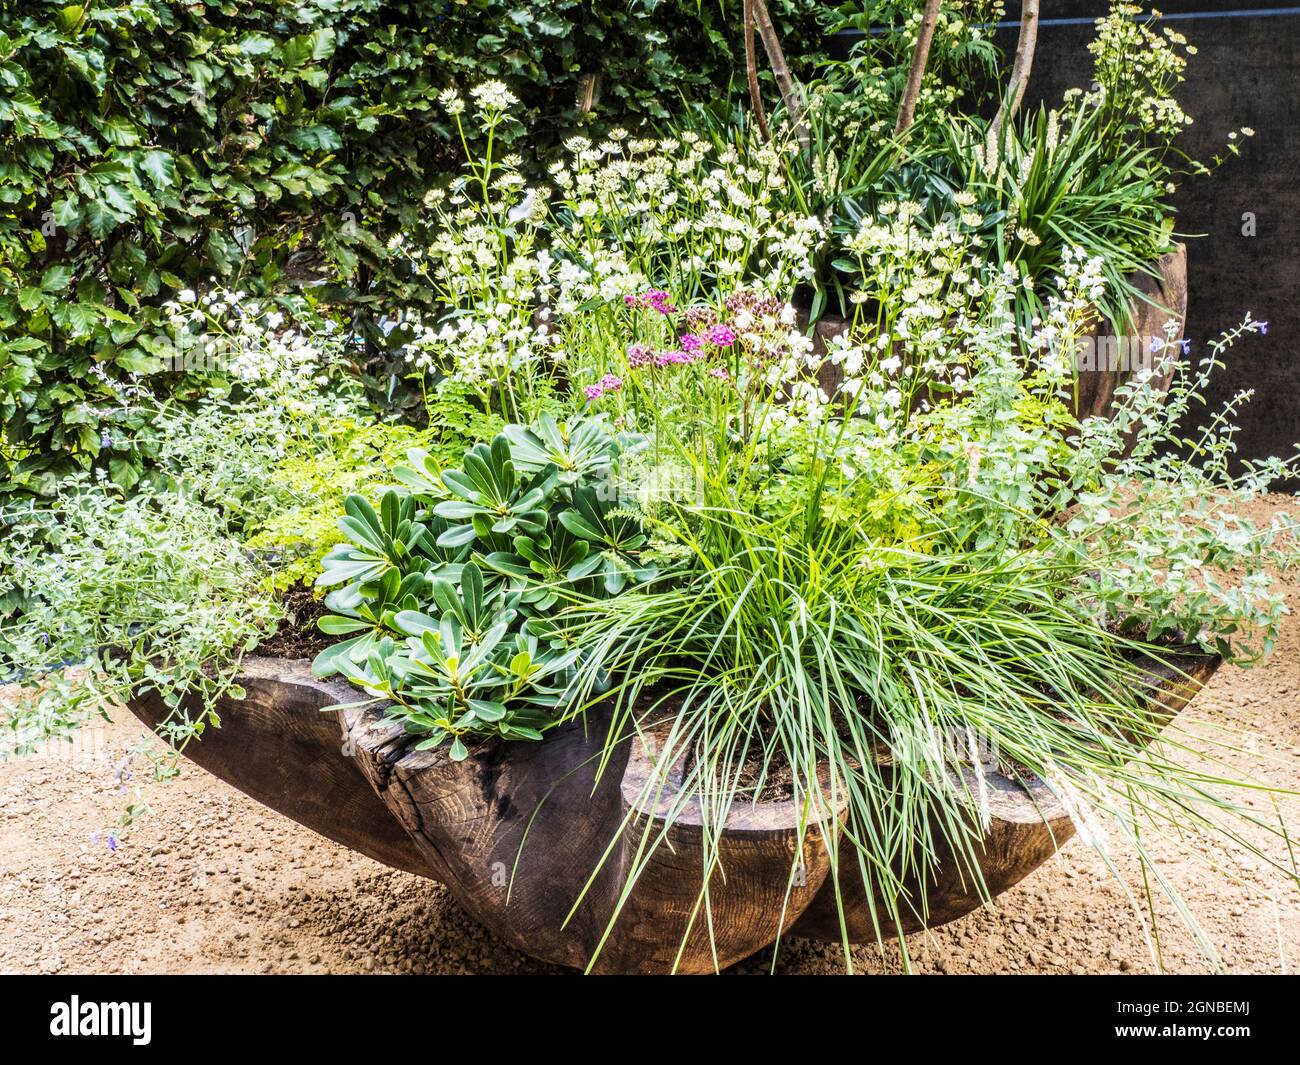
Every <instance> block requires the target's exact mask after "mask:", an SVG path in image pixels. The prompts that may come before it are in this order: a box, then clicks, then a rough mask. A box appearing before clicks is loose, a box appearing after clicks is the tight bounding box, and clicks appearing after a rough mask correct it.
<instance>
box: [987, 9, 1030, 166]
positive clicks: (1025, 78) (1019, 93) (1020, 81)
mask: <svg viewBox="0 0 1300 1065" xmlns="http://www.w3.org/2000/svg"><path fill="white" fill-rule="evenodd" d="M1037 47H1038V0H1021V4H1020V36H1019V37H1018V38H1017V40H1016V59H1015V62H1014V63H1013V64H1012V66H1011V83H1010V85H1009V86H1008V87H1007V96H1006V97H1005V98H1004V100H1003V104H1002V107H1001V109H1000V110H999V111H998V114H997V117H996V118H994V120H993V126H992V130H993V137H994V139H995V140H996V139H997V138H998V137H999V136H1000V135H1001V133H1002V127H1003V126H1004V125H1005V124H1006V123H1007V122H1008V121H1009V120H1010V119H1011V118H1012V117H1013V116H1014V115H1015V113H1016V109H1017V108H1019V107H1020V101H1021V100H1022V99H1024V95H1025V89H1026V87H1027V86H1028V85H1029V75H1030V72H1031V71H1032V70H1033V69H1034V50H1035V49H1036V48H1037Z"/></svg>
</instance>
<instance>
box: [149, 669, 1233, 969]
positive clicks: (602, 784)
mask: <svg viewBox="0 0 1300 1065" xmlns="http://www.w3.org/2000/svg"><path fill="white" fill-rule="evenodd" d="M1218 664H1219V660H1218V659H1217V658H1214V657H1207V656H1201V655H1181V654H1180V655H1178V656H1176V657H1173V658H1171V659H1170V664H1169V665H1168V666H1166V665H1163V664H1157V663H1155V662H1153V661H1149V660H1148V661H1145V662H1144V663H1143V668H1144V670H1145V672H1146V675H1147V676H1148V677H1149V681H1148V682H1147V683H1148V684H1149V695H1150V699H1151V701H1152V702H1158V703H1159V704H1160V706H1161V708H1162V709H1161V710H1160V712H1161V713H1162V714H1170V715H1171V714H1173V713H1176V712H1178V711H1179V710H1180V709H1181V708H1182V707H1183V706H1184V705H1186V703H1187V702H1188V701H1189V700H1190V699H1191V698H1192V696H1193V695H1194V694H1195V693H1196V691H1198V690H1199V688H1200V686H1201V685H1202V684H1203V683H1204V682H1205V680H1207V679H1208V678H1209V676H1210V675H1211V674H1212V673H1213V672H1214V670H1215V669H1216V668H1217V666H1218ZM240 683H241V684H242V685H243V686H244V688H245V690H246V693H247V694H246V698H245V699H244V700H242V701H240V702H234V701H231V702H230V704H229V705H227V706H222V707H220V708H219V711H220V713H221V717H222V721H223V725H222V727H221V728H220V729H216V730H208V731H207V732H206V733H205V734H204V736H203V739H202V740H201V741H196V742H193V743H191V744H189V745H188V746H187V747H186V749H185V753H186V755H187V756H189V757H190V758H192V759H193V760H194V761H195V762H197V763H198V764H199V765H200V766H202V767H203V768H204V769H206V770H208V771H209V772H211V773H213V774H214V775H216V776H218V777H220V778H221V779H222V780H225V781H226V782H227V783H230V784H232V785H234V786H235V787H237V788H239V789H240V790H241V791H243V792H245V793H246V794H248V795H250V796H252V797H253V798H255V799H257V800H258V801H260V802H262V803H264V804H266V805H267V806H269V807H271V808H272V809H274V810H276V811H278V812H280V813H282V814H284V815H286V816H288V817H291V818H293V819H294V820H296V821H299V822H300V823H302V824H304V825H306V826H307V827H309V828H311V829H313V830H315V831H317V832H319V833H321V834H322V835H324V836H326V837H328V838H330V839H332V840H335V841H336V842H338V843H341V844H343V845H344V846H347V847H350V848H352V849H353V850H357V851H359V852H361V853H362V854H365V855H368V856H369V857H371V858H374V859H376V860H378V861H380V862H383V863H385V864H387V865H390V866H394V867H396V868H398V869H403V870H406V871H408V872H413V873H417V874H420V875H423V876H429V877H432V878H434V879H436V880H439V881H441V882H442V883H444V884H446V885H447V887H448V888H449V889H450V890H451V892H452V893H453V894H454V895H455V897H456V899H457V900H458V901H459V902H460V904H461V905H462V906H464V907H465V909H467V910H468V911H469V912H470V913H472V914H473V915H474V916H475V917H476V918H477V919H478V920H480V921H481V922H482V923H483V924H484V925H486V926H487V927H488V928H489V929H491V930H492V932H494V933H495V934H496V935H498V936H500V937H501V938H502V939H503V940H505V941H506V942H507V943H509V944H511V945H512V946H514V947H516V948H518V949H519V950H521V951H523V952H525V953H527V954H530V955H532V956H533V957H536V958H540V959H543V960H545V961H549V962H555V963H559V964H562V965H568V966H574V967H586V966H587V965H588V963H589V962H590V959H591V958H592V957H593V955H595V956H596V962H595V964H594V966H593V968H594V970H595V971H597V972H618V973H666V972H670V971H674V969H675V970H676V971H677V972H682V973H700V972H712V971H713V970H714V968H715V966H716V967H718V968H721V967H725V966H727V965H730V964H732V963H734V962H736V961H739V960H741V959H742V958H745V957H748V956H749V955H751V954H754V953H756V952H758V951H760V950H762V949H764V948H765V947H767V946H769V945H770V944H772V943H773V941H774V940H775V939H776V938H777V936H778V934H790V935H805V936H813V937H818V938H827V939H833V940H839V938H840V928H839V918H838V915H837V907H836V901H835V895H834V890H833V888H832V883H831V877H830V856H829V854H828V852H827V848H826V846H825V843H824V838H825V836H826V835H828V834H831V833H833V832H835V831H837V830H838V829H837V825H836V824H823V825H820V826H817V825H811V826H809V827H808V829H807V830H806V831H805V832H804V833H803V834H802V835H803V838H802V844H801V845H802V849H803V853H802V855H801V861H800V862H799V866H800V875H799V876H798V877H797V879H796V883H795V886H793V887H792V888H790V889H789V892H788V896H787V883H788V882H789V880H790V873H791V867H792V865H793V864H794V863H793V862H792V858H793V856H794V849H795V848H796V846H799V845H800V842H799V840H800V832H799V829H798V825H799V821H800V817H801V815H802V811H801V809H800V808H799V807H797V806H796V804H795V803H794V802H775V803H759V804H751V803H749V802H741V801H738V802H737V803H736V805H735V807H734V808H733V810H732V812H731V814H730V816H729V817H728V819H727V823H726V827H725V830H724V832H723V835H722V838H721V843H720V866H721V868H720V869H719V871H718V872H717V873H715V875H714V877H713V878H712V880H711V883H710V910H711V925H712V937H711V938H712V946H711V945H710V935H709V929H708V922H706V919H705V917H704V915H703V913H702V912H701V913H696V912H695V911H696V910H697V899H698V896H699V886H700V878H701V871H702V868H703V860H704V859H703V856H702V842H703V840H704V834H703V829H702V827H701V818H700V811H698V810H696V809H694V808H693V807H692V806H691V805H690V804H689V803H688V804H687V805H686V806H685V807H684V808H683V809H682V810H681V811H680V812H679V814H678V816H677V817H675V818H674V819H672V821H671V822H667V821H666V820H665V816H664V815H665V811H667V810H669V809H670V807H671V804H670V803H669V802H667V801H666V799H665V798H664V797H662V796H661V799H662V800H663V801H662V805H661V807H660V808H659V809H643V808H640V807H639V806H637V803H638V799H639V797H640V796H641V795H642V794H643V790H642V789H643V785H644V784H645V783H646V781H647V780H648V779H650V777H651V774H653V773H654V772H655V770H654V759H655V757H656V755H657V746H658V742H659V738H658V736H657V735H656V733H655V732H654V731H653V730H651V731H650V732H649V733H648V734H647V735H646V737H645V739H644V740H637V741H635V742H634V743H632V744H621V745H620V746H619V749H618V752H619V753H617V755H616V756H615V757H614V758H612V759H611V761H610V763H609V764H608V765H607V766H606V768H605V770H604V772H603V773H601V774H600V778H599V780H598V779H597V765H598V762H599V755H600V752H601V750H602V742H603V740H604V738H605V729H606V728H607V722H606V721H605V720H602V719H601V717H600V715H599V714H597V713H594V712H593V713H592V714H589V715H588V718H587V721H586V722H585V725H584V724H583V723H580V722H571V723H569V724H566V725H564V726H562V727H560V728H558V729H555V730H553V731H552V732H550V733H548V734H547V737H546V739H545V740H544V741H542V742H537V743H534V742H514V743H504V742H494V743H487V744H483V745H481V746H480V747H478V748H476V749H472V750H471V753H470V756H469V757H468V758H466V759H465V760H464V761H462V762H459V763H457V762H453V761H451V759H450V758H449V757H448V756H447V752H446V748H445V747H444V748H442V749H438V750H430V751H416V750H414V749H413V748H412V745H411V742H410V739H409V737H406V736H405V734H404V733H403V732H402V730H401V728H400V726H397V725H394V724H392V723H391V722H388V721H387V720H386V719H385V718H384V715H383V713H382V711H381V710H380V709H379V708H378V707H366V708H352V709H348V710H341V711H334V712H330V713H322V712H321V711H322V708H324V707H327V706H331V705H333V704H338V703H347V702H351V701H355V700H356V699H357V697H358V692H357V690H356V689H354V688H353V687H351V686H350V685H349V684H347V683H346V682H344V681H341V680H331V681H323V680H319V679H317V678H315V677H313V676H312V674H311V671H310V668H309V663H308V662H307V661H306V660H305V659H269V658H249V659H246V660H245V664H244V671H243V674H242V676H241V677H240ZM130 707H131V710H132V711H133V712H134V713H135V714H136V715H137V716H138V717H139V718H140V719H141V720H143V721H144V722H145V723H146V724H148V725H150V726H152V725H154V724H156V723H157V722H158V721H160V720H162V719H163V718H164V717H165V716H166V712H167V711H166V708H165V706H164V705H163V702H162V700H161V699H160V698H158V697H157V696H156V695H155V694H148V695H141V696H139V697H137V698H136V699H133V700H132V701H131V703H130ZM678 781H679V778H678V777H677V776H676V774H675V772H670V773H669V774H668V781H667V788H668V789H669V790H671V788H672V787H673V786H674V785H675V784H676V783H677V782H678ZM987 784H988V788H989V791H990V793H991V796H992V797H991V809H992V815H993V817H992V824H991V827H990V828H989V829H988V831H987V832H986V834H985V841H984V849H983V852H982V854H981V856H980V866H981V869H982V871H983V878H984V883H985V886H986V890H987V892H988V894H989V895H990V896H993V895H997V894H999V893H1001V892H1003V891H1005V890H1006V889H1007V888H1009V887H1011V886H1012V885H1014V884H1015V883H1017V882H1018V881H1019V880H1021V879H1022V878H1023V877H1025V876H1027V875H1028V874H1029V873H1030V872H1032V871H1033V870H1034V869H1036V868H1037V867H1038V866H1039V865H1041V864H1042V863H1043V862H1045V861H1046V860H1047V859H1048V858H1049V857H1050V856H1051V855H1052V854H1053V853H1054V851H1055V850H1056V848H1057V847H1059V846H1060V845H1061V844H1062V843H1063V842H1064V841H1066V840H1067V839H1069V838H1070V836H1071V835H1072V834H1073V832H1074V827H1073V825H1072V823H1071V821H1070V819H1069V817H1068V816H1067V815H1066V813H1065V811H1064V809H1063V808H1062V807H1061V805H1060V804H1059V803H1058V802H1057V801H1056V800H1055V798H1054V797H1053V796H1052V794H1051V792H1050V791H1049V790H1048V788H1047V786H1046V785H1045V784H1043V783H1042V782H1034V783H1031V784H1030V785H1029V786H1028V787H1025V786H1022V785H1020V784H1017V783H1015V782H1013V781H1011V780H1009V779H1007V778H1005V777H1003V776H1001V775H999V774H996V773H995V774H993V775H992V776H990V777H989V778H988V781H987ZM824 816H826V817H827V818H829V819H830V820H832V821H834V820H836V816H837V815H836V813H835V812H834V811H828V812H827V813H826V814H825V815H824ZM625 819H630V822H631V827H629V828H628V829H627V830H625V831H624V832H622V833H621V834H620V833H618V831H617V830H618V828H619V826H620V825H621V824H623V823H624V821H625ZM651 821H653V822H654V823H653V824H652V825H651V832H650V835H651V837H654V836H657V835H658V833H659V832H660V831H661V830H662V831H663V832H664V833H665V835H664V841H663V842H662V843H661V844H660V845H659V846H657V847H656V848H654V849H653V851H652V852H651V853H650V855H649V858H648V859H647V860H646V861H645V864H644V866H643V867H642V870H641V873H640V875H639V876H638V877H637V878H636V880H635V883H634V885H633V887H632V888H631V890H630V893H629V894H628V896H627V898H626V899H625V900H624V902H623V907H622V910H621V912H620V913H619V915H618V918H617V920H616V921H614V923H613V924H612V926H611V925H610V916H611V914H613V913H614V911H615V908H616V906H617V903H618V901H619V899H620V896H621V895H622V894H623V893H624V891H625V885H626V884H627V873H628V871H629V869H631V868H633V867H634V865H635V864H636V862H637V850H638V847H639V845H640V844H641V841H642V839H643V838H644V837H645V833H644V832H643V828H644V826H645V825H646V824H647V823H649V822H651ZM823 830H824V831H823ZM602 856H603V861H602ZM840 861H841V863H842V866H843V875H841V877H840V885H841V890H842V891H843V893H844V897H843V900H842V901H843V907H844V911H845V916H846V919H847V923H848V930H849V936H850V938H851V939H852V940H853V941H857V942H865V941H874V940H875V938H876V930H875V926H874V925H873V923H872V918H871V912H872V907H871V905H870V900H868V899H867V898H866V897H865V893H864V891H863V889H862V885H861V881H860V877H859V875H858V874H857V870H856V861H855V860H854V859H853V857H852V854H851V849H850V848H849V847H847V846H845V847H843V848H841V854H840ZM597 870H598V871H597ZM593 874H594V875H593ZM589 881H590V883H589ZM918 886H919V885H918ZM855 889H856V893H855ZM913 894H914V897H919V893H915V892H914V893H913ZM924 898H925V900H926V909H927V912H926V913H925V915H924V917H922V916H921V915H919V914H918V915H913V916H912V917H911V918H910V919H909V920H907V921H905V925H904V928H903V931H904V932H911V931H915V930H917V929H920V928H922V927H926V926H928V927H934V926H937V925H940V924H943V923H945V922H947V921H952V920H955V919H956V918H958V917H961V916H962V915H964V914H966V913H969V912H970V911H971V910H974V909H975V908H977V907H978V906H979V905H981V902H982V896H981V895H980V893H979V891H978V890H977V888H976V887H975V885H974V884H973V883H972V882H971V879H970V878H969V877H962V876H961V875H960V872H959V870H958V869H957V868H956V863H955V862H943V861H941V862H940V864H939V866H938V871H937V874H936V875H935V876H934V877H933V879H932V880H931V882H930V883H929V884H928V885H926V890H925V892H924ZM879 901H880V900H877V903H879ZM688 931H689V935H688ZM892 931H894V930H891V929H883V930H882V932H883V933H884V934H886V935H888V934H890V933H891V932H892ZM683 941H684V944H685V945H684V946H683ZM598 947H599V951H598V952H597V948H598ZM715 951H716V954H715Z"/></svg>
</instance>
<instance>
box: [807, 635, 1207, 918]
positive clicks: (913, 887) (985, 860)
mask: <svg viewBox="0 0 1300 1065" xmlns="http://www.w3.org/2000/svg"><path fill="white" fill-rule="evenodd" d="M1220 663H1221V659H1220V658H1219V657H1218V656H1216V655H1200V654H1180V655H1169V656H1167V658H1166V660H1165V661H1163V662H1157V661H1155V660H1153V659H1151V658H1147V657H1145V656H1144V657H1142V658H1140V659H1138V660H1137V664H1138V665H1139V666H1140V667H1141V668H1142V669H1143V670H1144V671H1145V673H1146V674H1147V676H1148V677H1149V678H1150V679H1149V682H1148V684H1149V687H1148V692H1147V696H1146V699H1145V702H1146V704H1147V707H1148V708H1149V709H1150V710H1151V711H1152V712H1153V713H1154V715H1155V716H1156V717H1157V718H1159V719H1160V720H1162V721H1164V722H1167V721H1169V720H1170V719H1171V718H1173V717H1174V715H1175V714H1177V713H1178V712H1179V711H1181V710H1182V709H1183V707H1185V706H1186V705H1187V703H1188V702H1190V701H1191V699H1192V697H1193V696H1194V695H1195V694H1196V693H1197V692H1198V691H1199V690H1200V689H1201V686H1202V685H1204V684H1205V682H1206V681H1208V680H1209V679H1210V677H1211V676H1213V674H1214V672H1215V670H1217V669H1218V668H1219V665H1220ZM985 786H986V787H987V788H988V789H989V812H990V814H991V815H992V816H991V822H990V824H989V827H988V829H987V830H985V831H984V839H983V843H982V848H981V850H980V852H979V870H978V876H979V880H977V879H976V878H975V877H974V876H972V872H973V871H972V870H970V869H965V868H963V867H962V865H961V864H960V863H959V862H958V860H957V859H956V857H955V856H954V854H953V851H952V847H951V846H950V845H949V843H948V842H947V841H945V840H943V839H942V838H936V840H935V852H936V853H935V861H934V864H933V868H932V869H931V871H930V875H929V877H928V878H927V883H926V888H925V890H924V891H922V890H921V885H920V878H919V877H917V876H912V877H908V878H907V879H906V883H907V895H906V896H905V897H904V898H902V899H899V900H896V903H897V905H896V910H897V912H898V913H899V914H900V917H901V921H900V923H901V928H899V927H896V926H889V925H885V926H883V927H878V926H881V925H884V924H885V922H886V918H884V917H883V916H880V915H882V914H884V913H886V912H888V910H886V909H885V908H884V906H885V901H886V900H884V899H882V898H880V896H879V894H878V893H873V894H874V895H875V897H874V903H875V908H874V911H873V907H872V904H871V903H870V902H869V901H868V898H867V893H868V889H867V887H866V886H864V884H863V882H862V875H861V873H860V871H859V868H858V865H857V862H856V861H855V860H854V858H853V855H852V854H851V853H846V854H843V855H841V859H840V876H839V889H840V892H841V895H842V899H843V909H844V914H845V917H846V919H847V921H846V923H847V931H848V938H849V940H850V942H854V943H865V942H871V941H873V940H875V939H876V938H877V935H879V937H880V938H882V939H888V938H891V937H893V936H896V935H898V934H899V932H900V931H901V932H902V933H904V934H907V933H911V932H916V931H919V930H920V929H922V928H937V927H938V926H939V925H942V924H947V923H948V922H949V921H955V920H956V919H957V918H959V917H964V916H965V915H966V914H968V913H970V912H971V911H972V910H975V909H978V908H979V907H980V906H982V905H983V904H984V903H985V901H986V900H988V899H992V898H995V897H996V896H998V895H1000V894H1002V892H1004V891H1006V890H1007V889H1008V888H1011V887H1014V886H1015V885H1016V884H1018V883H1019V882H1020V881H1021V880H1023V879H1024V878H1025V877H1026V876H1028V875H1029V874H1030V873H1032V872H1033V871H1034V870H1035V869H1037V868H1038V867H1039V866H1040V865H1042V864H1043V862H1045V861H1047V859H1048V858H1050V857H1051V856H1052V855H1053V854H1054V853H1055V852H1056V850H1057V848H1059V847H1060V846H1061V844H1063V843H1065V842H1066V841H1067V840H1069V839H1070V838H1071V837H1072V836H1073V835H1074V830H1075V826H1074V822H1073V821H1071V820H1070V817H1069V815H1068V814H1067V813H1066V811H1065V808H1064V807H1063V806H1062V804H1061V803H1060V801H1059V800H1058V799H1057V798H1056V796H1055V795H1053V794H1052V792H1051V790H1050V789H1049V788H1048V786H1047V785H1046V784H1045V783H1044V782H1043V781H1041V780H1037V779H1034V780H1032V781H1029V782H1027V783H1022V782H1017V781H1013V780H1010V779H1008V778H1007V777H1006V776H1004V775H1003V774H1001V773H996V772H994V773H987V774H986V775H985ZM980 881H982V882H983V887H982V888H981V887H980ZM873 913H874V916H873ZM793 931H794V933H795V934H796V935H807V936H812V937H814V938H819V939H835V940H838V939H840V938H841V934H842V933H841V930H840V924H839V907H838V906H837V904H836V900H835V896H834V893H833V891H832V889H831V886H830V885H827V886H826V887H825V888H824V889H823V890H822V893H821V895H820V896H819V897H818V898H817V899H815V900H814V902H813V903H812V905H811V906H809V908H808V910H807V911H806V912H805V913H804V914H803V916H802V917H801V918H800V920H799V922H798V924H796V925H795V927H794V930H793Z"/></svg>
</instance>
